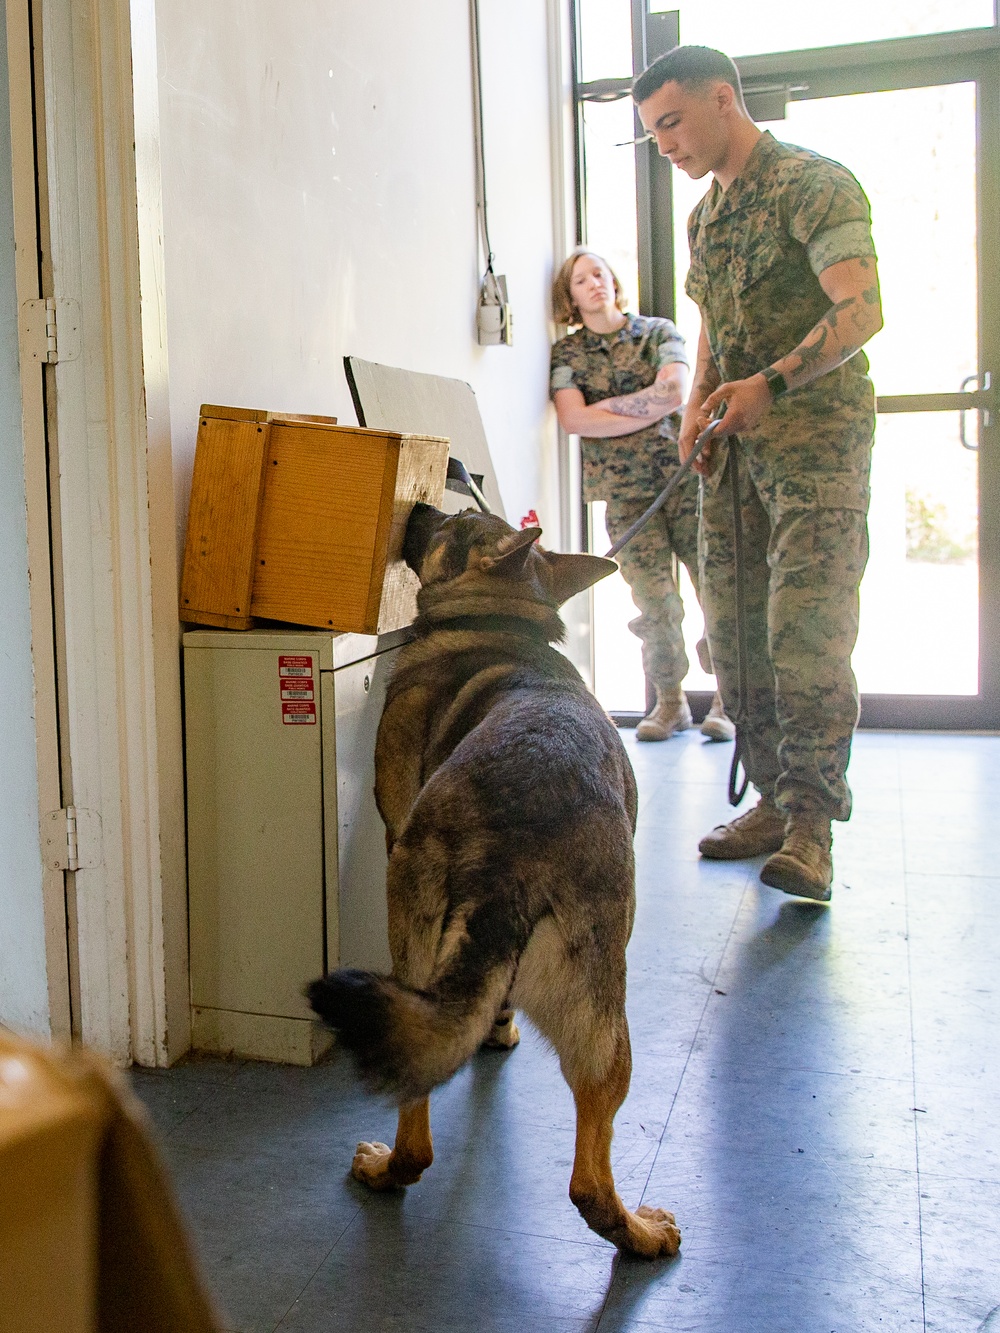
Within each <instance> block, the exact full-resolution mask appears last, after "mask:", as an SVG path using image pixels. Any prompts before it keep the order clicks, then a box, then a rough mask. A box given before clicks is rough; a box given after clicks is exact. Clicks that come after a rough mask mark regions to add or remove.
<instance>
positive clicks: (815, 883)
mask: <svg viewBox="0 0 1000 1333" xmlns="http://www.w3.org/2000/svg"><path fill="white" fill-rule="evenodd" d="M831 846H832V838H831V834H830V820H829V819H828V818H827V816H826V815H816V814H796V815H789V817H788V824H787V826H786V829H785V840H784V842H783V843H782V844H781V849H780V851H777V852H775V853H774V855H773V856H769V857H768V858H767V860H766V861H765V862H764V865H763V868H762V869H761V872H760V877H761V879H762V880H763V881H764V883H765V884H770V886H771V888H772V889H781V891H782V893H794V894H796V895H797V896H798V897H800V898H813V899H814V900H815V901H816V902H818V903H825V902H828V901H829V899H830V894H831V893H832V892H833V858H832V856H831V855H830V849H831Z"/></svg>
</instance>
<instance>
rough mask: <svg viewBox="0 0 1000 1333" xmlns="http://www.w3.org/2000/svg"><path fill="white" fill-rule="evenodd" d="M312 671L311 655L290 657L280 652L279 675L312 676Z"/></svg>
mask: <svg viewBox="0 0 1000 1333" xmlns="http://www.w3.org/2000/svg"><path fill="white" fill-rule="evenodd" d="M312 673H313V664H312V658H311V657H288V656H285V655H284V654H279V656H278V675H279V676H311V675H312Z"/></svg>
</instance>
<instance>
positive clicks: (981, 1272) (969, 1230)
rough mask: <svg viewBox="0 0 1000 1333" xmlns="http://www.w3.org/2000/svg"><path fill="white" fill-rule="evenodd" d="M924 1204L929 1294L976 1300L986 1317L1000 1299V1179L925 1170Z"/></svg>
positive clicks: (923, 1221) (921, 1193)
mask: <svg viewBox="0 0 1000 1333" xmlns="http://www.w3.org/2000/svg"><path fill="white" fill-rule="evenodd" d="M920 1205H921V1214H922V1225H923V1248H924V1281H925V1283H926V1288H927V1295H928V1298H931V1297H933V1298H934V1299H936V1300H957V1301H971V1302H973V1303H974V1304H976V1305H977V1306H978V1307H979V1308H981V1309H982V1310H983V1316H982V1317H983V1318H984V1319H985V1317H986V1314H987V1313H988V1312H989V1311H991V1310H993V1309H994V1307H995V1306H997V1305H1000V1263H998V1260H997V1253H998V1246H1000V1184H997V1183H995V1182H992V1181H979V1182H975V1183H971V1182H970V1181H969V1180H968V1179H958V1180H954V1179H948V1178H947V1177H943V1176H923V1175H922V1176H921V1180H920ZM995 1323H996V1326H997V1327H998V1328H1000V1318H998V1319H997V1320H996V1321H995ZM990 1333H992V1329H991V1330H990Z"/></svg>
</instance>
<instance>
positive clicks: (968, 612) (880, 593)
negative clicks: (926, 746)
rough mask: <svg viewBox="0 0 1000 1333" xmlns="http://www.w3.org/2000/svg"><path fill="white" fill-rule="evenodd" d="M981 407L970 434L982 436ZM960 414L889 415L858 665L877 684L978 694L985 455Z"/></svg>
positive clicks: (861, 676)
mask: <svg viewBox="0 0 1000 1333" xmlns="http://www.w3.org/2000/svg"><path fill="white" fill-rule="evenodd" d="M975 422H976V413H975V412H970V413H969V414H968V416H967V423H968V424H967V430H966V435H967V437H968V440H969V443H970V444H974V443H975V435H976V429H975ZM958 431H959V426H958V414H957V413H952V412H927V413H907V414H905V415H904V414H899V415H896V414H893V415H891V416H880V417H879V418H878V424H877V426H876V429H875V449H874V452H873V454H872V505H871V512H870V514H869V517H868V529H869V533H870V535H871V557H870V559H869V561H868V569H867V571H866V573H865V577H864V580H863V582H862V584H861V632H860V634H859V636H858V646H857V648H856V649H855V651H854V674H855V675H856V676H857V678H858V685H859V687H860V688H861V690H862V691H863V692H864V693H867V694H951V695H963V694H964V695H971V694H976V693H977V691H978V681H979V666H978V663H979V570H978V560H977V546H978V543H977V520H976V513H977V469H976V455H975V454H974V453H972V452H970V451H968V450H967V449H963V448H962V446H961V444H960V442H959V433H958Z"/></svg>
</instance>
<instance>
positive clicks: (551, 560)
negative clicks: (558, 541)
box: [543, 551, 618, 606]
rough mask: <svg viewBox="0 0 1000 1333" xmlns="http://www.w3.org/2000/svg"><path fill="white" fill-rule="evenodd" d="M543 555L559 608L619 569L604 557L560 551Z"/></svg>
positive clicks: (546, 552)
mask: <svg viewBox="0 0 1000 1333" xmlns="http://www.w3.org/2000/svg"><path fill="white" fill-rule="evenodd" d="M543 554H544V555H545V560H546V562H547V564H548V566H549V578H550V581H551V584H552V595H553V597H554V598H555V600H556V602H557V604H558V605H559V606H562V604H563V602H567V601H569V599H570V598H571V597H573V596H575V594H576V593H578V592H583V590H584V588H589V587H590V586H591V584H593V583H598V582H599V581H600V580H601V579H605V578H607V576H608V575H609V574H613V573H614V572H615V570H616V569H617V568H618V566H617V564H616V563H615V562H614V560H607V559H605V557H604V556H603V555H575V554H569V555H563V554H560V553H559V552H558V551H545V552H544V553H543Z"/></svg>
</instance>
